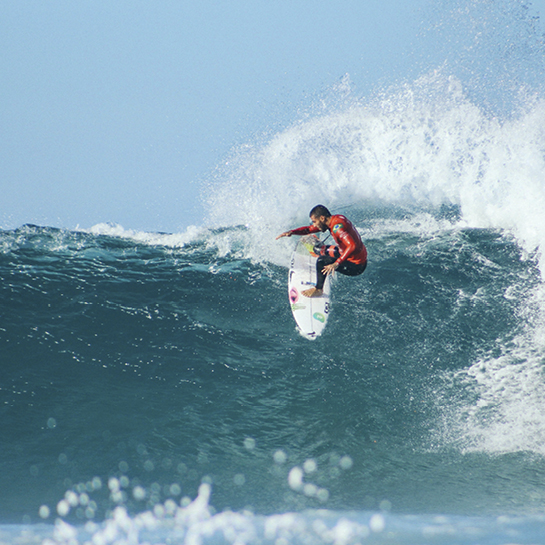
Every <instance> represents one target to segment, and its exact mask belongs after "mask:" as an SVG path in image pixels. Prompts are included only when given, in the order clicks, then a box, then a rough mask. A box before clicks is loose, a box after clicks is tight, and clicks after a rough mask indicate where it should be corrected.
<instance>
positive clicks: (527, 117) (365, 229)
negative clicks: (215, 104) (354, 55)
mask: <svg viewBox="0 0 545 545" xmlns="http://www.w3.org/2000/svg"><path fill="white" fill-rule="evenodd" d="M442 6H443V8H442V9H443V12H442V14H441V21H442V23H441V25H436V26H435V27H433V31H434V32H442V33H443V36H444V35H445V32H450V33H455V34H456V33H457V34H456V36H457V37H458V40H457V42H456V43H461V44H462V46H463V47H462V51H463V54H458V55H457V56H453V55H451V54H450V53H448V52H447V53H448V54H445V58H446V59H447V60H446V61H445V62H444V63H442V64H441V65H437V66H435V67H433V68H432V69H430V70H426V71H424V72H423V74H422V75H420V76H418V77H417V78H415V79H414V80H413V81H410V82H403V83H400V84H397V85H394V86H391V87H388V88H386V89H381V90H380V92H377V93H375V94H373V95H372V96H368V97H361V96H359V95H358V93H357V92H356V91H355V90H354V89H353V87H352V85H351V82H350V79H349V77H348V76H347V77H344V78H343V79H342V80H341V81H340V82H339V84H338V85H336V86H335V87H334V88H333V89H331V90H330V91H329V93H328V95H327V97H324V98H322V99H319V100H317V101H315V102H313V103H312V104H311V105H309V107H308V109H307V110H306V111H302V112H301V115H300V118H299V119H298V120H297V121H295V122H294V123H292V124H291V125H290V126H289V127H287V128H286V129H284V130H282V131H279V132H277V133H275V134H269V135H267V136H265V137H260V138H256V139H255V141H251V142H248V143H247V144H245V145H243V146H240V147H238V148H236V149H233V151H232V153H231V154H230V156H229V157H227V158H226V159H225V161H224V162H223V163H222V164H220V165H218V167H217V169H216V171H215V172H214V173H213V175H211V176H210V178H209V179H208V180H207V181H206V183H205V184H204V187H203V201H204V202H205V208H206V210H207V217H206V218H205V220H204V221H203V224H202V225H200V226H192V227H189V228H188V229H187V230H186V231H185V232H181V233H172V234H167V233H149V232H138V231H134V230H131V229H130V226H125V227H121V226H119V225H113V224H99V225H95V226H94V227H92V228H90V229H83V228H77V229H73V230H68V229H55V228H51V227H47V226H36V225H24V226H21V227H19V228H17V229H11V230H3V231H0V278H1V279H2V282H1V284H0V361H1V364H2V373H1V379H0V414H1V417H2V426H1V428H0V430H1V431H0V438H1V444H2V457H1V460H0V469H1V471H0V490H1V492H0V542H1V543H40V542H41V543H45V544H47V545H53V544H70V545H72V544H76V543H92V544H95V545H106V544H110V543H187V544H196V545H198V544H201V543H202V544H205V543H236V544H243V543H248V544H260V543H262V544H268V543H270V544H274V545H287V544H288V543H290V544H291V543H301V544H310V543H317V544H330V543H334V544H339V545H344V544H347V545H348V544H358V543H359V544H362V545H363V544H365V543H374V544H387V543H400V544H428V543H429V544H435V543H442V544H445V543H447V544H451V543H452V544H453V543H456V544H473V543H494V544H495V543H497V544H502V543H541V542H543V540H544V539H545V395H544V393H543V392H544V388H545V378H544V374H543V364H544V361H545V290H544V287H543V281H544V273H545V268H544V267H545V261H544V257H543V251H542V249H543V247H545V246H544V244H545V219H544V214H543V210H544V205H545V182H544V173H545V98H544V97H545V95H544V94H543V90H542V84H543V81H545V80H544V78H543V75H544V74H545V71H543V70H542V62H543V61H542V53H543V45H542V39H541V38H539V35H538V33H537V30H536V27H535V21H534V20H533V19H531V18H529V16H527V14H526V11H525V10H524V9H523V8H524V6H525V4H524V3H523V2H498V3H490V2H484V1H483V2H443V3H442ZM453 21H454V22H455V23H456V24H455V25H454V24H451V23H452V22H453ZM479 25H481V26H479ZM468 28H470V30H471V32H470V33H469V34H468ZM502 29H507V30H502ZM487 33H488V34H487ZM536 33H537V34H536ZM540 40H541V41H540ZM448 43H450V44H451V45H452V42H448ZM491 44H496V45H497V47H496V48H495V49H494V48H493V47H492V45H491ZM492 50H493V51H494V52H496V57H495V56H494V55H492V54H490V51H492ZM498 51H499V53H498ZM506 52H507V53H509V54H508V55H507V54H506ZM483 59H487V60H488V61H489V62H488V63H486V62H484V60H483ZM498 59H499V60H498ZM500 61H501V62H500ZM490 63H492V64H493V66H495V67H496V68H497V69H496V70H495V71H494V70H492V68H491V66H490ZM494 63H496V64H494ZM494 78H495V79H494ZM318 203H321V204H325V205H326V206H328V208H330V210H331V211H332V212H333V213H342V214H345V215H346V216H347V217H348V218H349V219H351V220H352V222H353V223H354V224H355V225H356V227H357V228H358V230H359V232H360V234H361V236H362V239H363V240H364V242H365V244H366V246H367V248H368V252H369V264H368V267H367V270H366V271H365V273H364V274H363V275H362V276H361V277H357V278H347V277H342V276H340V275H339V276H338V277H336V278H335V281H334V283H333V287H332V306H331V314H330V318H329V321H328V325H327V328H326V330H325V332H324V334H323V335H322V336H321V337H319V338H318V339H316V340H315V341H312V342H309V341H308V340H306V339H304V338H303V337H301V336H300V335H299V333H298V332H297V330H296V326H295V323H294V321H293V318H292V316H291V312H290V307H289V300H288V294H287V270H288V265H289V260H290V255H291V252H292V250H293V247H294V240H293V239H282V240H280V241H276V240H275V238H276V236H277V235H278V234H280V233H281V232H283V231H285V230H287V229H289V228H293V227H297V226H301V225H306V224H308V222H309V219H308V212H309V210H310V209H311V208H312V207H313V206H314V205H315V204H318Z"/></svg>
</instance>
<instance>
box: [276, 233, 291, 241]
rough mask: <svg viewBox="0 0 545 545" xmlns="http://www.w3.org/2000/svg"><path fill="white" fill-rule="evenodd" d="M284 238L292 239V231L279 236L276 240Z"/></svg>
mask: <svg viewBox="0 0 545 545" xmlns="http://www.w3.org/2000/svg"><path fill="white" fill-rule="evenodd" d="M282 237H291V231H286V232H285V233H282V234H281V235H278V236H277V237H276V240H278V239H279V238H282Z"/></svg>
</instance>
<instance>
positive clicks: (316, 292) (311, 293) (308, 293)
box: [301, 288, 324, 297]
mask: <svg viewBox="0 0 545 545" xmlns="http://www.w3.org/2000/svg"><path fill="white" fill-rule="evenodd" d="M301 293H302V294H303V295H304V296H305V297H320V295H322V293H324V290H319V289H318V288H310V289H309V290H305V291H303V292H301Z"/></svg>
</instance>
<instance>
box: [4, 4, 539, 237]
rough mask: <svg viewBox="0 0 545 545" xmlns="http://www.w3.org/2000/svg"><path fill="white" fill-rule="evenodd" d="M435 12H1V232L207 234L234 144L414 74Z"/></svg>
mask: <svg viewBox="0 0 545 545" xmlns="http://www.w3.org/2000/svg"><path fill="white" fill-rule="evenodd" d="M514 1H515V0H514ZM430 4H433V0H430V1H428V0H411V1H409V2H407V1H403V0H335V1H334V2H332V1H326V0H321V1H319V0H317V1H311V0H223V1H220V0H199V1H198V2H195V1H189V0H178V1H174V0H169V1H166V0H147V1H142V0H140V1H139V0H131V1H128V0H115V1H112V0H32V1H27V0H0V50H1V51H2V54H0V74H1V78H0V98H1V100H0V127H1V133H0V190H1V194H0V228H4V229H7V228H14V227H18V226H20V225H22V224H24V223H37V224H39V225H49V226H56V227H66V228H74V227H76V226H77V225H79V226H81V227H91V226H92V225H94V224H96V223H99V222H114V223H119V224H121V225H122V226H123V227H125V228H127V229H146V230H152V231H170V232H172V231H177V230H181V229H183V228H185V227H186V226H188V225H190V224H200V223H201V222H202V219H201V218H202V209H201V208H200V204H199V198H198V196H199V188H200V184H201V183H202V181H203V180H206V179H209V178H210V174H211V172H212V171H213V169H214V167H215V166H216V165H218V164H219V163H220V162H221V161H222V159H223V158H225V156H226V154H227V153H228V152H229V150H230V149H232V148H233V146H236V145H238V144H241V143H244V142H246V141H251V140H252V138H253V137H254V135H256V134H258V133H261V132H264V131H268V130H271V129H272V130H279V129H280V128H281V127H283V126H286V125H287V124H289V123H290V122H292V121H294V120H295V119H296V118H297V111H298V108H299V107H301V106H303V107H304V106H305V105H308V103H310V102H311V100H312V97H315V96H317V95H319V94H320V93H321V92H324V90H326V89H327V88H328V87H331V86H333V85H335V84H336V83H337V82H338V81H339V80H340V79H341V78H342V77H343V75H344V74H346V73H348V74H349V75H350V78H351V80H352V82H353V84H354V86H355V89H356V91H357V92H359V93H362V94H363V93H367V92H369V91H371V90H373V89H376V88H378V87H380V86H381V85H382V84H384V83H387V82H394V81H396V80H399V79H402V78H404V77H407V76H410V75H411V74H412V73H413V71H414V66H411V63H410V62H408V61H407V57H406V54H407V52H409V51H410V50H411V44H412V43H413V41H414V40H415V36H416V35H417V33H418V29H419V23H420V21H421V20H422V17H423V12H422V9H423V8H425V7H426V6H427V8H426V9H429V5H430ZM532 4H533V9H534V10H535V11H536V12H544V13H545V0H540V1H536V2H532Z"/></svg>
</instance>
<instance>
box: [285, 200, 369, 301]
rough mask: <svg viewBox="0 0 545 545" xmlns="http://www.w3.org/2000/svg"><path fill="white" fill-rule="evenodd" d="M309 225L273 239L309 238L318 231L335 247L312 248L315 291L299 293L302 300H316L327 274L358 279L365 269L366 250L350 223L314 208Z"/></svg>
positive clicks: (319, 206)
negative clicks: (327, 235) (330, 238)
mask: <svg viewBox="0 0 545 545" xmlns="http://www.w3.org/2000/svg"><path fill="white" fill-rule="evenodd" d="M309 216H310V220H311V222H312V225H309V226H308V227H298V228H297V229H291V230H290V231H286V232H285V233H282V234H281V235H278V236H277V237H276V240H278V239H279V238H282V237H291V236H292V235H309V234H311V233H318V232H319V231H321V232H325V231H329V232H330V233H331V236H332V237H333V240H335V242H336V243H337V244H338V246H335V245H331V246H326V245H324V244H322V243H319V244H317V245H316V246H315V247H314V252H315V253H316V254H317V255H318V259H317V260H316V278H317V282H316V287H314V288H310V289H308V290H305V291H303V292H302V294H303V295H304V296H305V297H319V296H320V295H322V293H323V292H324V282H325V279H326V276H327V275H328V274H334V273H335V271H338V272H340V273H341V274H345V275H347V276H358V275H360V274H361V273H362V272H363V271H364V270H365V267H366V266H367V249H366V248H365V245H364V244H363V242H362V240H361V237H360V234H359V233H358V231H357V230H356V228H355V227H354V226H353V225H352V223H351V222H350V221H349V220H348V219H347V218H345V217H344V216H342V215H340V214H336V215H334V216H332V215H331V213H330V212H329V210H328V209H327V208H326V207H325V206H323V205H321V204H318V205H317V206H315V207H314V208H313V209H312V210H311V211H310V214H309Z"/></svg>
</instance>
